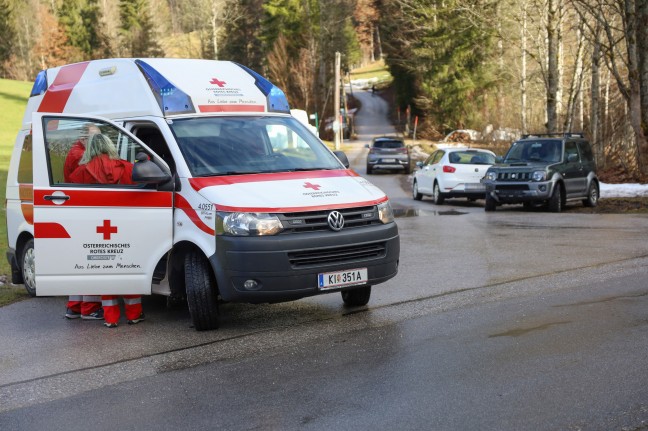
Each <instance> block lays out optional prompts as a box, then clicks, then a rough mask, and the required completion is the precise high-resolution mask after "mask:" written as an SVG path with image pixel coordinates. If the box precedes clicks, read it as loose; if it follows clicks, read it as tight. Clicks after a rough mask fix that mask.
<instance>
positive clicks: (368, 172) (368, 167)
mask: <svg viewBox="0 0 648 431" xmlns="http://www.w3.org/2000/svg"><path fill="white" fill-rule="evenodd" d="M371 172H372V169H371V166H369V165H367V175H371Z"/></svg>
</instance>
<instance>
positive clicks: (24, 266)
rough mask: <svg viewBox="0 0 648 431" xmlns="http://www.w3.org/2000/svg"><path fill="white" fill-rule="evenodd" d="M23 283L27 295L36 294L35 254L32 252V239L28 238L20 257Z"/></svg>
mask: <svg viewBox="0 0 648 431" xmlns="http://www.w3.org/2000/svg"><path fill="white" fill-rule="evenodd" d="M20 270H21V272H22V278H23V284H24V286H25V290H26V291H27V293H28V294H29V296H36V255H35V253H34V240H33V239H30V240H29V241H27V243H26V244H25V246H24V247H23V252H22V256H21V259H20Z"/></svg>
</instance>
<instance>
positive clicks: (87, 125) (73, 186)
mask: <svg viewBox="0 0 648 431" xmlns="http://www.w3.org/2000/svg"><path fill="white" fill-rule="evenodd" d="M97 132H99V133H101V134H102V135H104V136H105V137H107V138H108V143H109V144H112V146H111V145H108V144H106V145H104V147H109V148H113V147H114V150H115V151H116V153H117V156H115V154H114V152H113V154H112V155H110V156H109V159H110V160H109V161H106V158H104V162H103V163H104V165H105V164H109V165H110V166H115V165H119V166H121V168H113V169H112V170H111V175H112V177H115V176H116V175H117V174H119V173H120V172H122V169H124V166H125V165H128V163H132V162H134V161H135V155H136V154H137V153H138V152H141V151H145V152H147V153H148V154H149V157H150V158H151V159H152V160H153V161H154V162H155V163H156V164H158V165H160V166H162V167H163V168H164V169H165V170H166V169H168V167H167V166H166V164H165V163H164V162H163V161H161V160H160V159H158V158H157V156H155V155H154V154H153V153H152V152H150V151H149V150H148V149H147V148H146V147H145V146H144V145H143V144H142V143H141V142H140V141H139V140H137V138H135V137H133V136H132V135H131V134H129V133H128V132H127V131H125V130H124V129H123V128H121V127H119V126H118V125H117V124H115V123H113V122H110V121H109V120H106V119H102V118H99V117H88V116H78V115H76V116H72V115H66V114H49V113H35V114H33V117H32V133H33V162H34V244H35V245H34V251H35V255H36V259H35V260H36V264H35V267H36V271H35V272H36V286H37V294H38V295H39V296H48V295H73V294H74V295H97V294H117V295H118V294H149V293H151V281H152V277H153V271H154V269H155V267H156V265H157V264H158V262H159V261H160V259H161V258H162V257H163V256H164V255H165V253H167V252H168V251H169V250H170V249H171V246H172V228H173V227H172V217H173V211H172V208H173V192H172V191H159V190H157V189H156V186H155V185H142V184H127V182H128V180H124V181H123V182H120V183H118V184H100V183H93V182H92V181H93V180H88V178H99V179H100V180H105V179H106V178H105V177H106V176H105V175H104V174H102V175H99V176H97V175H98V174H97V170H98V166H102V165H101V163H99V164H97V163H91V162H89V161H88V159H90V156H91V154H89V153H90V151H85V149H84V145H86V144H87V143H88V142H89V139H90V138H89V137H88V136H87V135H88V134H96V133H97ZM98 141H99V140H95V141H93V144H92V148H93V149H94V148H95V144H96V143H97V142H98ZM102 141H104V142H105V141H106V140H105V139H102ZM110 151H112V150H110ZM75 155H76V158H79V157H81V160H80V161H79V163H81V164H82V165H83V166H82V168H83V169H85V170H86V172H83V175H71V174H70V167H76V164H75V163H74V160H73V159H74V157H75ZM84 155H86V159H85V160H84V159H83V156H84ZM90 160H91V159H90ZM114 160H119V161H114ZM66 168H67V170H66ZM77 174H79V172H77ZM72 177H74V181H77V182H73V180H72V179H71V178H72ZM80 178H85V181H82V182H78V181H79V179H80ZM128 178H130V177H128Z"/></svg>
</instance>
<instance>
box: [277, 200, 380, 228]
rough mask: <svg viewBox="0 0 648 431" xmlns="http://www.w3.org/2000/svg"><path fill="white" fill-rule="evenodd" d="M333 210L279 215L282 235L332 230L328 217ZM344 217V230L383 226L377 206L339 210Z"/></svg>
mask: <svg viewBox="0 0 648 431" xmlns="http://www.w3.org/2000/svg"><path fill="white" fill-rule="evenodd" d="M331 211H332V210H322V211H307V212H293V213H283V214H279V219H280V220H281V223H282V225H283V227H284V230H283V232H282V234H291V233H301V232H317V231H326V230H330V227H329V225H328V221H327V218H328V215H329V213H330V212H331ZM337 211H339V212H340V213H342V215H343V216H344V228H343V229H351V228H358V227H363V226H370V225H375V224H381V222H380V219H379V218H378V209H377V208H376V207H375V206H368V207H357V208H343V209H338V210H337Z"/></svg>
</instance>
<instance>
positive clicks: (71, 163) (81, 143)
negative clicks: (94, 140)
mask: <svg viewBox="0 0 648 431" xmlns="http://www.w3.org/2000/svg"><path fill="white" fill-rule="evenodd" d="M98 133H101V129H99V127H98V126H97V125H96V124H94V123H85V124H84V125H83V129H82V130H81V134H80V136H79V139H78V140H77V141H76V142H75V143H74V144H72V147H71V148H70V151H68V154H67V156H66V157H65V164H64V165H63V178H64V179H65V182H68V183H71V182H73V181H72V180H71V179H70V175H71V174H72V172H74V170H75V169H76V168H78V167H79V160H81V157H83V153H85V150H86V144H87V143H88V139H89V138H90V137H91V136H93V135H96V134H98Z"/></svg>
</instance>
